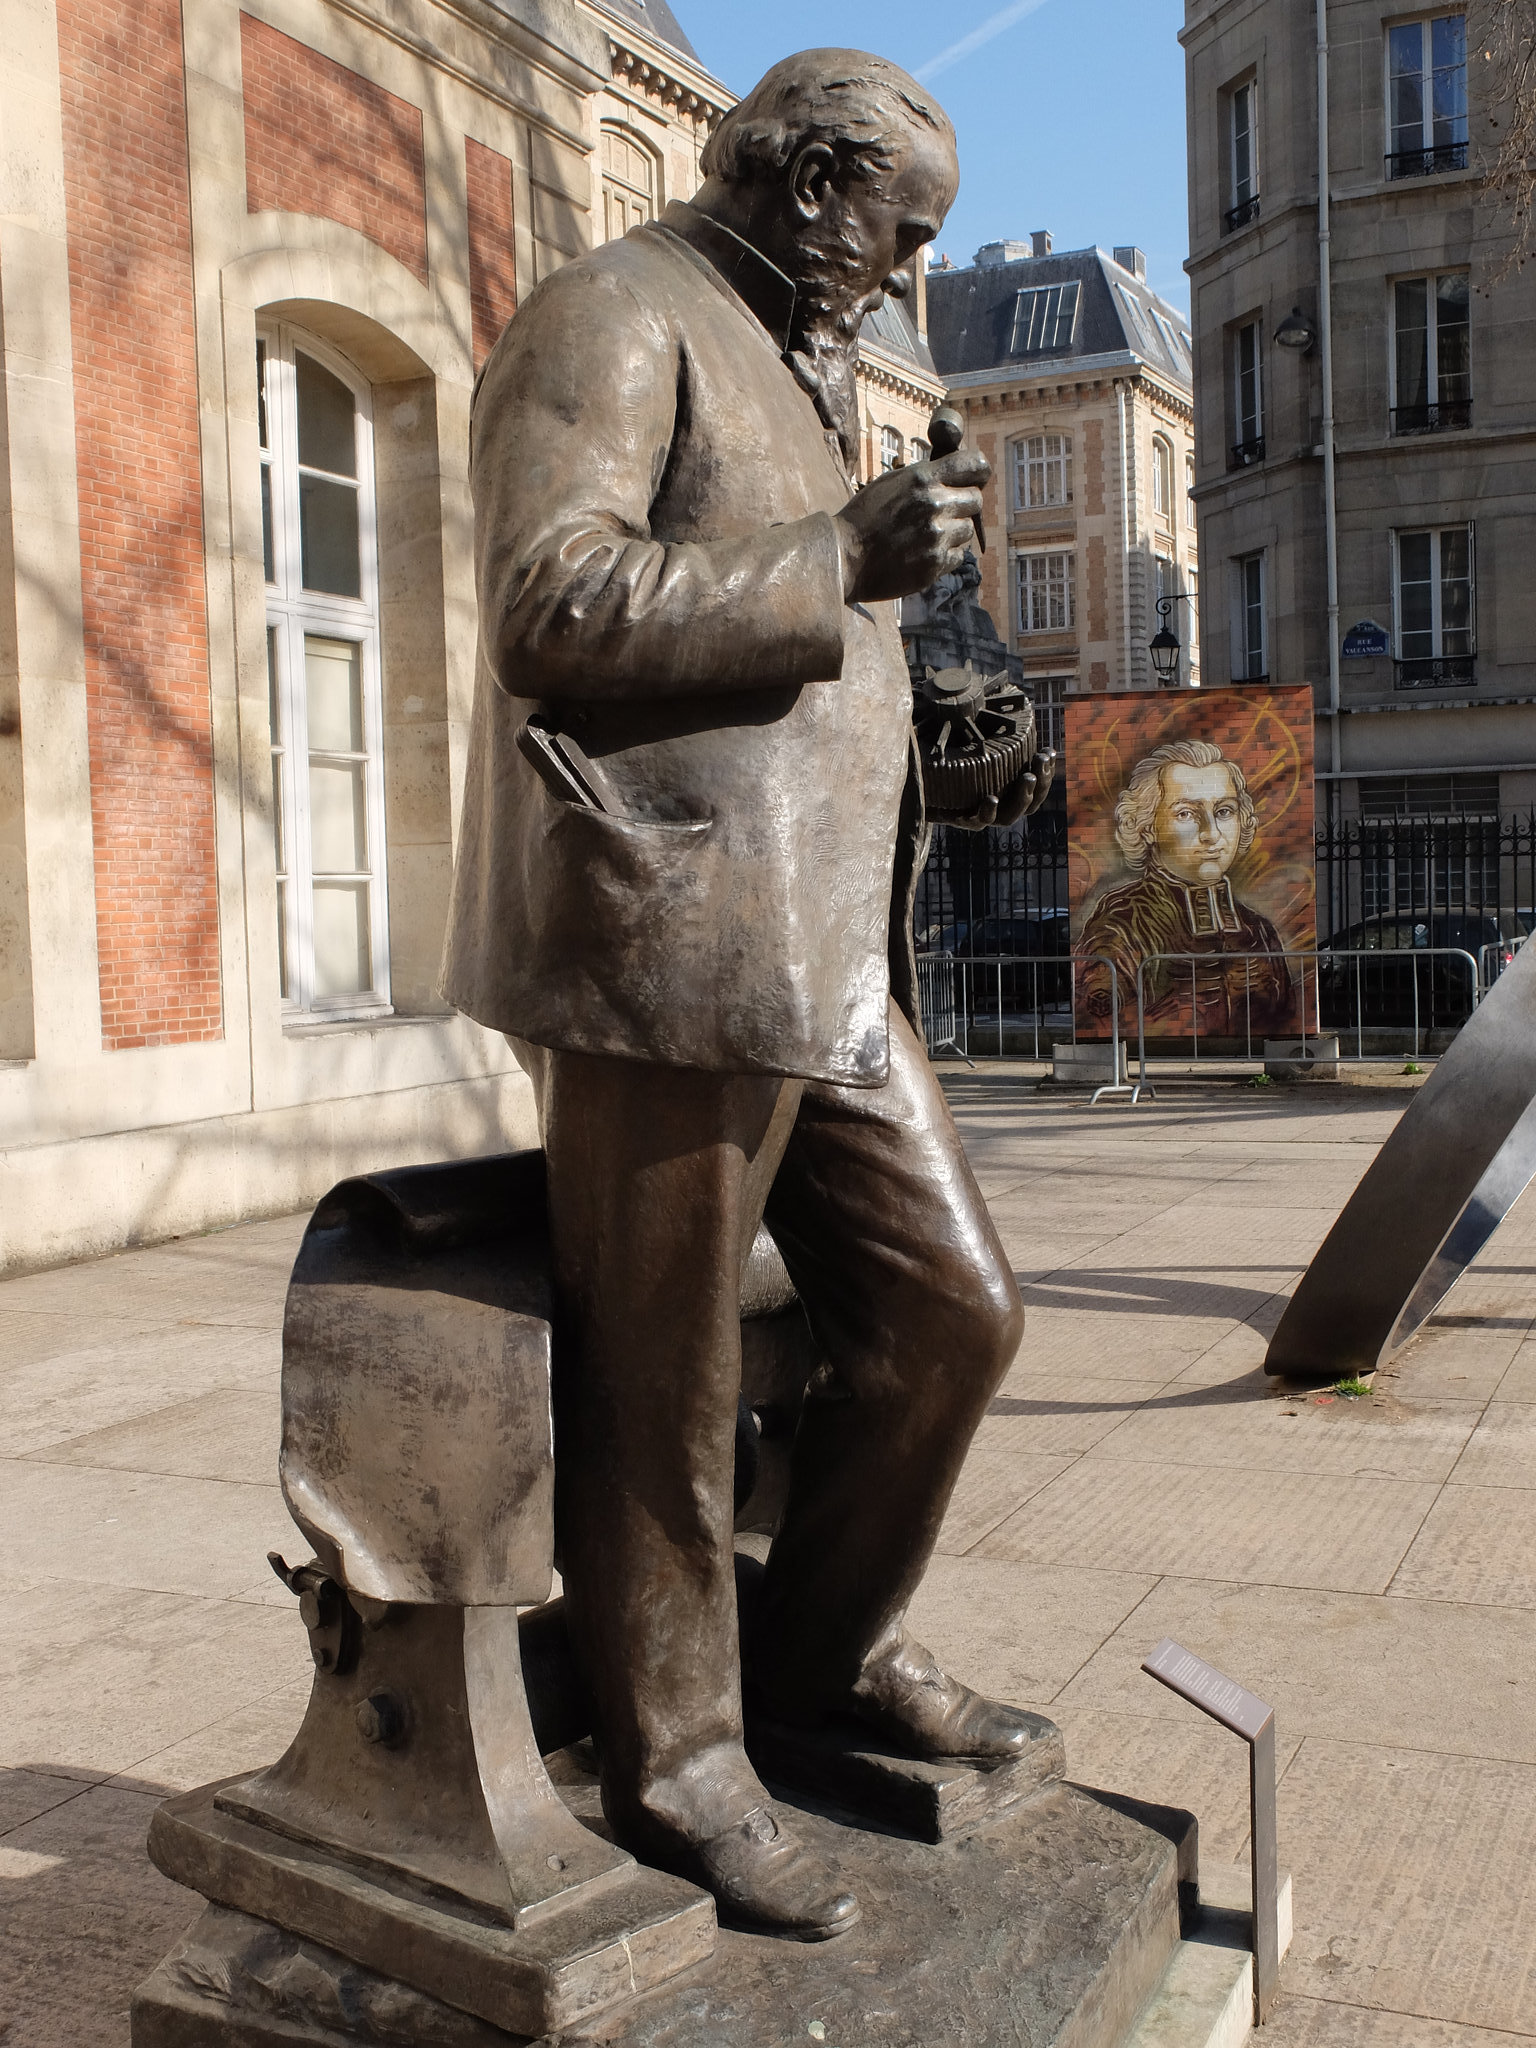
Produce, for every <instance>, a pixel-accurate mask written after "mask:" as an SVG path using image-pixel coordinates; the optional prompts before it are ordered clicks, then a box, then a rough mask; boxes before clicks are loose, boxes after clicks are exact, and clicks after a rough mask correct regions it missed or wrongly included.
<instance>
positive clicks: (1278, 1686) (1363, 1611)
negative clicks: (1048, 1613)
mask: <svg viewBox="0 0 1536 2048" xmlns="http://www.w3.org/2000/svg"><path fill="white" fill-rule="evenodd" d="M1164 1636H1172V1637H1173V1638H1174V1640H1175V1641H1176V1642H1180V1643H1183V1644H1185V1645H1186V1646H1187V1647H1188V1648H1189V1649H1192V1650H1194V1651H1195V1652H1196V1653H1197V1655H1199V1656H1201V1657H1204V1658H1205V1659H1206V1661H1207V1662H1208V1663H1211V1664H1214V1665H1215V1666H1216V1668H1217V1669H1218V1670H1219V1671H1230V1672H1241V1673H1242V1682H1243V1683H1244V1684H1245V1685H1246V1686H1248V1687H1249V1688H1250V1689H1251V1690H1252V1691H1254V1692H1256V1693H1257V1694H1258V1695H1259V1697H1260V1698H1261V1699H1264V1700H1267V1701H1268V1702H1269V1704H1270V1705H1271V1706H1272V1707H1273V1708H1274V1710H1275V1727H1276V1729H1277V1731H1278V1732H1279V1734H1280V1735H1281V1736H1282V1737H1289V1738H1292V1739H1294V1740H1298V1741H1299V1740H1300V1739H1301V1738H1302V1737H1303V1736H1312V1735H1319V1736H1326V1737H1329V1738H1331V1739H1333V1740H1335V1741H1341V1742H1348V1741H1360V1740H1361V1739H1363V1738H1366V1737H1368V1738H1369V1739H1370V1740H1371V1741H1372V1742H1373V1743H1375V1744H1377V1745H1379V1746H1381V1747H1383V1748H1395V1749H1413V1750H1422V1749H1423V1748H1424V1747H1425V1744H1426V1741H1427V1739H1428V1738H1429V1735H1430V1733H1431V1731H1433V1738H1434V1743H1435V1747H1436V1748H1437V1749H1439V1750H1442V1751H1444V1752H1446V1753H1448V1754H1455V1755H1461V1756H1478V1757H1487V1758H1495V1759H1500V1760H1502V1761H1504V1762H1514V1763H1523V1764H1533V1765H1536V1716H1533V1715H1532V1713H1531V1710H1530V1700H1529V1695H1528V1690H1527V1680H1526V1678H1525V1677H1524V1676H1522V1674H1524V1673H1528V1672H1529V1671H1531V1670H1532V1669H1533V1668H1536V1615H1532V1614H1530V1613H1527V1612H1525V1611H1524V1610H1522V1609H1519V1608H1488V1607H1476V1606H1455V1605H1453V1604H1452V1603H1450V1602H1448V1601H1438V1600H1429V1601H1421V1600H1407V1599H1392V1600H1383V1599H1381V1598H1379V1597H1373V1596H1370V1595H1365V1594H1356V1593H1324V1592H1313V1591H1304V1590H1301V1589H1298V1588H1294V1587H1290V1586H1241V1585H1232V1584H1222V1583H1220V1582H1213V1581H1212V1580H1209V1579H1185V1578H1162V1579H1159V1580H1158V1581H1157V1582H1156V1585H1155V1587H1154V1588H1153V1590H1152V1591H1150V1592H1149V1593H1148V1594H1147V1596H1146V1597H1145V1599H1143V1600H1142V1601H1141V1603H1140V1604H1139V1605H1138V1606H1137V1607H1136V1609H1135V1610H1134V1612H1133V1613H1132V1614H1131V1615H1130V1617H1129V1619H1128V1620H1127V1621H1126V1622H1124V1623H1122V1624H1121V1625H1120V1626H1119V1627H1118V1628H1117V1629H1116V1630H1115V1631H1114V1633H1113V1634H1112V1635H1110V1636H1108V1637H1107V1638H1106V1639H1105V1641H1104V1643H1103V1645H1102V1647H1101V1648H1099V1649H1098V1650H1097V1651H1095V1653H1094V1655H1093V1656H1092V1657H1091V1658H1090V1659H1089V1660H1088V1661H1087V1662H1086V1663H1085V1664H1084V1665H1083V1667H1082V1668H1081V1669H1080V1670H1079V1671H1078V1673H1077V1674H1076V1676H1075V1677H1074V1678H1073V1679H1072V1680H1071V1682H1070V1683H1069V1684H1068V1685H1067V1686H1066V1687H1065V1688H1064V1690H1063V1691H1062V1692H1061V1693H1060V1694H1058V1695H1057V1697H1056V1699H1055V1701H1054V1702H1053V1703H1052V1709H1051V1711H1052V1713H1053V1714H1054V1713H1055V1712H1056V1711H1057V1709H1058V1708H1063V1709H1064V1708H1065V1707H1066V1706H1067V1705H1069V1704H1074V1705H1076V1704H1081V1705H1083V1706H1092V1707H1100V1708H1104V1709H1109V1710H1113V1711H1116V1712H1129V1713H1139V1714H1142V1715H1146V1716H1150V1717H1151V1718H1153V1719H1162V1720H1166V1721H1169V1722H1173V1723H1177V1724H1180V1725H1187V1724H1188V1723H1189V1722H1190V1721H1191V1719H1192V1718H1197V1717H1196V1710H1195V1709H1194V1708H1193V1707H1191V1706H1189V1705H1188V1704H1187V1703H1186V1702H1185V1701H1183V1700H1181V1699H1180V1698H1179V1697H1178V1696H1177V1694H1175V1693H1171V1692H1169V1691H1167V1690H1166V1688H1163V1687H1159V1688H1158V1689H1157V1691H1156V1692H1155V1693H1152V1694H1150V1695H1149V1693H1148V1686H1147V1680H1146V1678H1145V1677H1144V1676H1143V1674H1142V1670H1141V1661H1142V1659H1143V1657H1144V1656H1145V1655H1146V1653H1147V1649H1148V1646H1149V1645H1150V1644H1151V1643H1153V1642H1157V1641H1160V1640H1161V1638H1162V1637H1164Z"/></svg>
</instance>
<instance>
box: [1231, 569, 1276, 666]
mask: <svg viewBox="0 0 1536 2048" xmlns="http://www.w3.org/2000/svg"><path fill="white" fill-rule="evenodd" d="M1255 570H1256V572H1257V589H1258V606H1257V619H1258V628H1259V632H1258V644H1257V654H1258V667H1257V668H1255V667H1254V653H1255V647H1254V642H1253V641H1252V640H1251V639H1250V637H1249V631H1250V627H1251V626H1252V624H1253V621H1254V617H1255V607H1254V605H1253V603H1252V594H1253V586H1252V585H1251V584H1250V581H1249V577H1250V573H1251V572H1253V571H1255ZM1232 572H1233V573H1232V662H1231V668H1232V680H1233V682H1234V683H1255V682H1258V681H1259V680H1260V679H1261V678H1262V677H1264V676H1267V675H1268V674H1269V654H1270V650H1269V557H1268V554H1267V552H1266V551H1265V550H1264V549H1263V548H1259V549H1257V550H1256V551H1255V552H1254V553H1253V554H1249V555H1236V556H1234V557H1233V561H1232Z"/></svg>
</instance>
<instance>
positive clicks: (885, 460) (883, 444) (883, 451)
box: [880, 427, 907, 476]
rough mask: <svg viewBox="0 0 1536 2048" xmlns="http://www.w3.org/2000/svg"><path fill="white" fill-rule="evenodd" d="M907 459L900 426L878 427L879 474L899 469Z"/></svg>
mask: <svg viewBox="0 0 1536 2048" xmlns="http://www.w3.org/2000/svg"><path fill="white" fill-rule="evenodd" d="M906 459H907V444H906V442H905V441H904V440H903V439H902V434H901V429H900V427H882V428H881V429H880V474H881V475H882V476H889V475H890V473H891V471H892V470H893V469H900V468H901V467H902V466H903V464H904V463H905V462H906Z"/></svg>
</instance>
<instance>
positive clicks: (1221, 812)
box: [1078, 740, 1296, 1038]
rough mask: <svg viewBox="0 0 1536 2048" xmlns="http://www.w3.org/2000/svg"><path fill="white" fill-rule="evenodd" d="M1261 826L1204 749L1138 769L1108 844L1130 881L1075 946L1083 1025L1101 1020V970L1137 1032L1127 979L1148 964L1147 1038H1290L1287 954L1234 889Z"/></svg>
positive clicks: (1210, 748) (1183, 744)
mask: <svg viewBox="0 0 1536 2048" xmlns="http://www.w3.org/2000/svg"><path fill="white" fill-rule="evenodd" d="M1258 825H1259V819H1258V809H1257V806H1256V805H1255V803H1254V800H1253V797H1252V795H1251V793H1250V791H1249V788H1248V784H1247V780H1246V778H1245V777H1244V775H1243V771H1242V769H1241V768H1240V767H1239V766H1238V764H1237V762H1236V761H1229V760H1228V759H1227V758H1226V757H1225V755H1224V754H1223V753H1222V751H1221V749H1220V747H1218V746H1216V745H1214V744H1213V743H1212V742H1211V741H1210V740H1172V741H1170V742H1169V743H1168V744H1167V745H1165V746H1161V747H1156V748H1154V749H1153V751H1152V752H1151V753H1150V754H1147V755H1144V756H1143V758H1142V759H1141V760H1140V761H1138V762H1137V763H1136V766H1135V767H1134V768H1133V769H1132V770H1131V773H1130V777H1129V779H1128V781H1127V782H1126V785H1125V788H1124V789H1123V790H1122V791H1121V793H1120V796H1119V799H1118V801H1117V802H1116V804H1115V840H1116V843H1117V844H1118V846H1119V848H1120V854H1121V857H1122V859H1123V860H1124V862H1125V864H1126V867H1127V868H1128V869H1129V870H1130V872H1131V879H1130V880H1128V881H1124V882H1120V883H1116V884H1111V886H1110V887H1109V888H1108V889H1106V890H1105V891H1104V893H1103V894H1102V895H1101V896H1100V897H1099V899H1098V901H1097V902H1096V903H1095V904H1094V906H1093V909H1092V912H1091V913H1090V915H1089V917H1088V919H1087V922H1086V924H1085V926H1084V928H1083V934H1082V938H1081V941H1080V942H1079V946H1078V951H1079V953H1081V954H1085V955H1098V956H1100V959H1099V961H1090V962H1089V964H1088V966H1087V969H1086V972H1085V974H1084V976H1083V987H1084V989H1085V995H1086V1007H1087V1010H1088V1014H1089V1015H1090V1016H1092V1017H1096V1018H1106V1019H1107V1018H1108V1016H1109V1014H1110V1008H1111V1004H1112V996H1111V993H1110V990H1111V982H1110V976H1109V973H1108V970H1107V969H1106V968H1105V967H1104V966H1103V965H1102V964H1100V963H1101V962H1102V960H1104V959H1108V960H1111V961H1113V962H1114V965H1115V968H1116V970H1117V972H1118V975H1119V984H1120V1003H1121V1009H1122V1021H1123V1022H1127V1021H1128V1022H1129V1023H1130V1024H1131V1025H1134V1023H1135V1017H1136V971H1137V968H1138V966H1139V965H1140V964H1141V963H1142V962H1143V961H1146V960H1150V961H1151V965H1150V966H1149V967H1148V969H1147V972H1146V976H1145V984H1144V986H1145V1016H1146V1022H1147V1026H1148V1029H1149V1030H1151V1029H1153V1028H1154V1027H1155V1028H1156V1029H1158V1030H1160V1031H1162V1032H1165V1033H1166V1032H1175V1033H1178V1034H1179V1035H1181V1036H1182V1035H1184V1034H1186V1033H1189V1032H1191V1031H1193V1030H1196V1029H1197V1030H1198V1031H1199V1034H1200V1036H1201V1037H1202V1038H1204V1037H1207V1036H1209V1037H1213V1038H1237V1037H1245V1036H1247V1035H1249V1034H1250V1033H1251V1034H1252V1035H1253V1036H1254V1037H1263V1036H1265V1035H1266V1034H1268V1035H1271V1036H1273V1035H1278V1034H1282V1033H1284V1032H1288V1031H1290V1030H1291V1029H1293V1028H1294V1024H1295V1008H1296V1001H1295V985H1294V982H1293V978H1292V974H1291V969H1290V966H1289V964H1288V963H1287V961H1286V959H1285V956H1284V942H1283V941H1282V939H1281V937H1280V934H1279V932H1278V931H1277V930H1276V929H1275V927H1274V925H1273V924H1272V923H1271V922H1270V920H1269V919H1268V918H1267V917H1266V916H1265V915H1264V914H1263V912H1262V911H1259V910H1256V909H1254V908H1253V906H1252V905H1251V904H1248V903H1245V902H1243V900H1242V898H1241V897H1240V896H1239V895H1238V894H1237V893H1236V891H1235V890H1234V889H1233V887H1232V879H1231V871H1232V868H1233V867H1234V866H1235V864H1236V863H1237V862H1238V861H1239V860H1241V859H1242V857H1243V856H1244V855H1245V854H1247V853H1248V852H1249V851H1250V849H1251V848H1252V846H1253V844H1254V841H1255V839H1256V837H1257V835H1258ZM1181 954H1182V955H1190V954H1193V955H1198V956H1205V955H1209V956H1210V964H1209V965H1207V964H1206V961H1205V959H1204V957H1200V958H1198V959H1195V960H1188V959H1185V960H1182V961H1181V960H1179V959H1177V958H1169V957H1167V956H1177V955H1181ZM1248 956H1256V957H1248Z"/></svg>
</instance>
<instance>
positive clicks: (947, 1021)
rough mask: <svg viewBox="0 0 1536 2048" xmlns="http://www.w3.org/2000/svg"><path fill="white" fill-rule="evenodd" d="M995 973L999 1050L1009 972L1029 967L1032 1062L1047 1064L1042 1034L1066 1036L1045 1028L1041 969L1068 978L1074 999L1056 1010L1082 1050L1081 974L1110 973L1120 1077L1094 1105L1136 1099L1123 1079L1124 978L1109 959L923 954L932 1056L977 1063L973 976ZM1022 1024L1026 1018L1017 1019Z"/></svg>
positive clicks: (921, 994) (921, 982) (1099, 1092)
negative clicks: (979, 971)
mask: <svg viewBox="0 0 1536 2048" xmlns="http://www.w3.org/2000/svg"><path fill="white" fill-rule="evenodd" d="M978 967H979V968H991V969H992V970H993V971H994V973H995V975H996V1004H995V1008H994V1010H993V1014H995V1016H996V1018H997V1050H998V1055H999V1057H1001V1056H1002V1051H1003V1020H1004V1017H1005V1015H1007V1014H1009V1013H1007V1012H1005V1010H1004V1008H1003V970H1004V969H1005V968H1010V967H1027V968H1029V969H1030V970H1031V984H1030V986H1031V995H1032V998H1033V1000H1032V1002H1031V1005H1030V1008H1029V1009H1028V1010H1027V1011H1025V1012H1024V1013H1023V1017H1024V1019H1026V1020H1027V1022H1028V1024H1029V1028H1030V1029H1031V1031H1032V1034H1033V1052H1032V1054H1031V1057H1032V1058H1034V1059H1037V1060H1038V1059H1041V1058H1043V1057H1044V1056H1045V1053H1046V1052H1049V1051H1050V1050H1051V1047H1050V1045H1047V1046H1046V1047H1045V1049H1044V1052H1042V1049H1041V1044H1040V1034H1041V1031H1042V1030H1043V1029H1045V1030H1049V1031H1050V1034H1051V1037H1052V1038H1053V1039H1054V1038H1057V1037H1060V1036H1061V1027H1060V1026H1054V1027H1052V1026H1047V1025H1046V1024H1045V1021H1044V1019H1045V1010H1044V1008H1043V1006H1042V1005H1041V1002H1040V969H1041V968H1042V967H1047V968H1051V969H1053V970H1055V972H1056V973H1057V974H1060V975H1063V976H1064V977H1065V978H1066V981H1067V984H1068V998H1067V1001H1066V1003H1065V1004H1059V1005H1055V1006H1054V1007H1056V1008H1058V1009H1060V1010H1063V1011H1064V1012H1065V1021H1066V1022H1069V1023H1070V1027H1071V1032H1072V1043H1073V1044H1074V1045H1076V1044H1077V1042H1078V1041H1077V1013H1078V1004H1077V971H1078V969H1079V968H1080V967H1107V968H1108V969H1109V982H1110V990H1109V993H1110V1048H1111V1060H1112V1065H1111V1069H1110V1071H1111V1073H1112V1074H1113V1076H1114V1079H1113V1080H1112V1081H1108V1082H1106V1083H1105V1084H1104V1086H1103V1087H1101V1088H1097V1089H1095V1090H1094V1094H1093V1100H1094V1102H1097V1101H1099V1099H1100V1098H1101V1097H1102V1096H1105V1095H1130V1096H1132V1097H1133V1098H1134V1095H1135V1092H1136V1091H1135V1090H1134V1089H1133V1087H1132V1086H1131V1084H1130V1083H1129V1082H1128V1081H1126V1080H1123V1079H1122V1073H1123V1069H1124V1055H1123V1053H1122V1051H1121V1033H1120V974H1119V970H1118V968H1117V967H1116V966H1115V963H1114V961H1113V960H1111V959H1109V958H1108V956H1107V955H1106V954H1103V953H919V954H918V956H917V993H918V1001H919V1004H920V1005H921V1008H922V1014H923V1028H924V1036H925V1038H926V1040H927V1044H928V1052H929V1055H930V1056H932V1055H933V1054H935V1053H943V1052H953V1053H955V1054H957V1055H958V1056H959V1057H960V1058H961V1059H963V1060H964V1061H965V1063H966V1065H967V1066H968V1067H973V1066H974V1065H975V1064H976V1063H975V1061H974V1060H973V1059H972V1058H971V1039H970V1030H971V1025H972V1023H973V1021H975V1020H976V1019H977V1018H978V1017H979V1016H980V1014H981V1012H980V1011H979V1009H978V1007H977V1005H976V1003H975V1001H974V996H975V993H976V981H975V978H974V977H973V975H972V972H971V970H972V969H974V968H978ZM1011 1014H1012V1015H1013V1016H1014V1018H1015V1019H1016V1020H1018V1019H1019V1016H1020V1013H1019V1012H1018V1011H1017V1010H1015V1011H1013V1012H1012V1013H1011Z"/></svg>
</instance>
